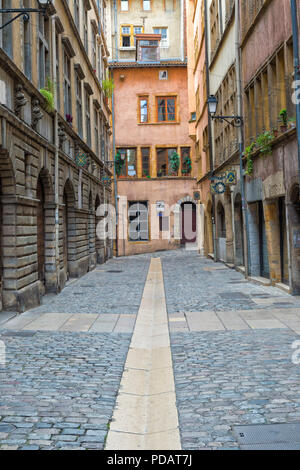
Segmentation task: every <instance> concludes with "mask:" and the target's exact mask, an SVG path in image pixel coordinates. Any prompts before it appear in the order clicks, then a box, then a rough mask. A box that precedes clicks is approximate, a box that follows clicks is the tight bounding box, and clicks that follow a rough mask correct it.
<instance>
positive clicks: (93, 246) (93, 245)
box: [88, 191, 96, 267]
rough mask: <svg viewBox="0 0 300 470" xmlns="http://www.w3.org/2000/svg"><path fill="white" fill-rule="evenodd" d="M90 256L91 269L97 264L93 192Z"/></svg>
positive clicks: (90, 200)
mask: <svg viewBox="0 0 300 470" xmlns="http://www.w3.org/2000/svg"><path fill="white" fill-rule="evenodd" d="M88 232H89V233H88V234H89V256H90V262H89V265H90V267H92V266H94V265H95V263H96V259H95V258H96V257H95V250H96V232H95V214H94V205H93V196H92V191H90V195H89V228H88Z"/></svg>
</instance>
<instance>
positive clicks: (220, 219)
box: [217, 202, 227, 261]
mask: <svg viewBox="0 0 300 470" xmlns="http://www.w3.org/2000/svg"><path fill="white" fill-rule="evenodd" d="M217 239H218V259H219V260H221V261H226V259H227V256H226V241H227V240H226V219H225V210H224V206H223V204H222V203H221V202H219V203H218V207H217Z"/></svg>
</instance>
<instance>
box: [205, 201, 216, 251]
mask: <svg viewBox="0 0 300 470" xmlns="http://www.w3.org/2000/svg"><path fill="white" fill-rule="evenodd" d="M204 227H205V234H204V236H205V254H206V255H213V254H214V242H213V225H212V203H211V201H208V203H207V208H206V211H205V226H204Z"/></svg>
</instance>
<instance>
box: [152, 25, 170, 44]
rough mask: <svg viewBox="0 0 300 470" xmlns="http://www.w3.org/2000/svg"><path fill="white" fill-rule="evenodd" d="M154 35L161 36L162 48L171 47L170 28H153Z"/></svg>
mask: <svg viewBox="0 0 300 470" xmlns="http://www.w3.org/2000/svg"><path fill="white" fill-rule="evenodd" d="M153 32H154V34H161V42H160V46H161V47H169V39H168V28H153Z"/></svg>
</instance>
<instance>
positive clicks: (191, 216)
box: [180, 202, 197, 245]
mask: <svg viewBox="0 0 300 470" xmlns="http://www.w3.org/2000/svg"><path fill="white" fill-rule="evenodd" d="M180 208H181V244H182V245H186V244H187V243H195V242H196V241H197V210H196V204H194V203H193V202H183V203H182V204H181V205H180Z"/></svg>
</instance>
